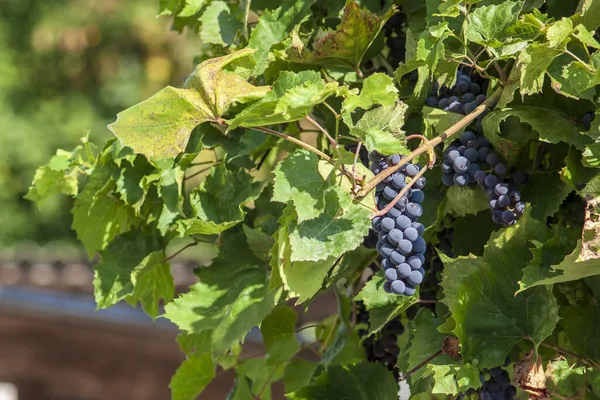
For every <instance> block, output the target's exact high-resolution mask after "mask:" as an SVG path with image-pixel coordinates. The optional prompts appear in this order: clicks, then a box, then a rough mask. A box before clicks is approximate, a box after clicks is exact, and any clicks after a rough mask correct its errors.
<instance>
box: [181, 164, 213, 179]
mask: <svg viewBox="0 0 600 400" xmlns="http://www.w3.org/2000/svg"><path fill="white" fill-rule="evenodd" d="M215 165H217V164H214V165H211V166H210V167H206V168H202V169H201V170H199V171H196V172H194V173H193V174H191V175H188V176H186V177H185V178H184V179H183V180H184V181H186V180H187V179H192V178H193V177H195V176H198V175H200V174H201V173H203V172H206V171H208V170H210V169H211V168H212V167H214V166H215Z"/></svg>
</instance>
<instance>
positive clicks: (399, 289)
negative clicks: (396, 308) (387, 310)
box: [390, 280, 406, 294]
mask: <svg viewBox="0 0 600 400" xmlns="http://www.w3.org/2000/svg"><path fill="white" fill-rule="evenodd" d="M390 288H391V289H392V293H395V294H403V293H404V291H405V290H406V285H405V284H404V282H402V281H401V280H396V281H394V282H392V284H391V286H390Z"/></svg>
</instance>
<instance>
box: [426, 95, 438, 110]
mask: <svg viewBox="0 0 600 400" xmlns="http://www.w3.org/2000/svg"><path fill="white" fill-rule="evenodd" d="M437 104H438V99H437V98H436V97H433V96H430V97H428V98H427V100H425V105H426V106H427V107H435V106H437Z"/></svg>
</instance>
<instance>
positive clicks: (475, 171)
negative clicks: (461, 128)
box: [442, 131, 506, 186]
mask: <svg viewBox="0 0 600 400" xmlns="http://www.w3.org/2000/svg"><path fill="white" fill-rule="evenodd" d="M490 162H491V163H494V165H493V166H492V165H491V164H490ZM489 168H492V169H493V171H494V172H495V173H496V174H499V175H504V174H506V166H504V164H502V163H500V162H498V155H497V154H495V153H492V151H491V150H490V143H489V142H488V141H487V139H486V138H485V137H483V136H479V137H478V136H477V135H475V133H473V132H471V131H465V132H463V134H462V135H461V136H460V139H459V141H457V142H455V143H453V144H451V145H450V146H448V148H447V149H446V151H445V152H444V161H443V162H442V172H443V175H442V183H443V184H444V185H446V186H453V185H457V186H467V185H468V184H469V183H475V182H476V177H479V178H481V176H482V174H483V175H485V172H484V170H485V169H489Z"/></svg>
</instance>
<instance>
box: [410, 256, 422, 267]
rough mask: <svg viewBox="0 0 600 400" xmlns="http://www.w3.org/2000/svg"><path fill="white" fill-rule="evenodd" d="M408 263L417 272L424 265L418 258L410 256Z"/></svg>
mask: <svg viewBox="0 0 600 400" xmlns="http://www.w3.org/2000/svg"><path fill="white" fill-rule="evenodd" d="M406 262H407V264H408V265H410V268H412V269H413V270H417V269H419V268H421V266H422V265H423V263H422V262H421V259H420V258H419V257H417V256H410V257H409V258H408V260H407V261H406Z"/></svg>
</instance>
